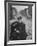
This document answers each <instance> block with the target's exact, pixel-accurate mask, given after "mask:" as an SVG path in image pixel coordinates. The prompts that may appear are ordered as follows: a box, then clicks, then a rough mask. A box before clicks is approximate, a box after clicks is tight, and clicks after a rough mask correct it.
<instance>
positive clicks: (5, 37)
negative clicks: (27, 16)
mask: <svg viewBox="0 0 37 46" xmlns="http://www.w3.org/2000/svg"><path fill="white" fill-rule="evenodd" d="M7 2H26V3H35V43H24V44H11V45H31V44H36V2H33V1H4V5H5V36H4V46H7V36H6V33H7V31H6V30H7V28H6V23H7V20H6V19H7V18H6V3H7ZM9 45H10V44H9Z"/></svg>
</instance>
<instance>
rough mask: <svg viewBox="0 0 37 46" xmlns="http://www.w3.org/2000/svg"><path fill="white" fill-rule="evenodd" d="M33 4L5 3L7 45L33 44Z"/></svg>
mask: <svg viewBox="0 0 37 46" xmlns="http://www.w3.org/2000/svg"><path fill="white" fill-rule="evenodd" d="M35 32H36V30H35V2H34V3H30V2H20V1H19V2H18V1H16V2H6V40H7V44H27V43H35Z"/></svg>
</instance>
